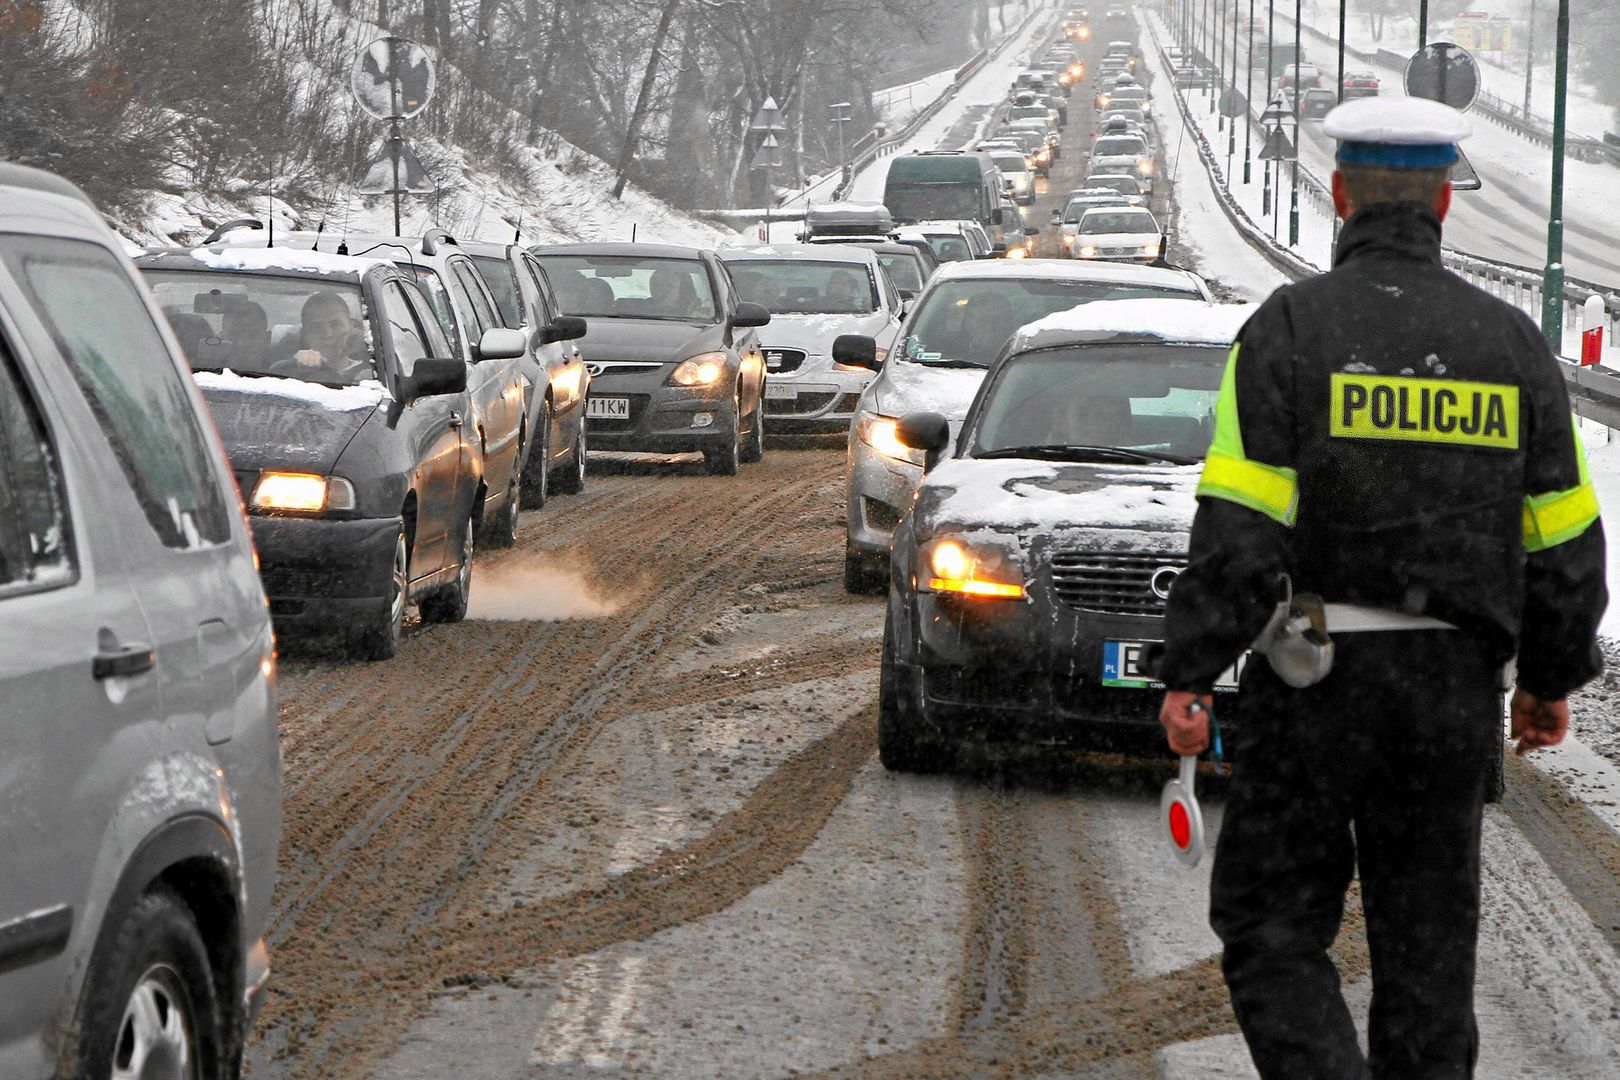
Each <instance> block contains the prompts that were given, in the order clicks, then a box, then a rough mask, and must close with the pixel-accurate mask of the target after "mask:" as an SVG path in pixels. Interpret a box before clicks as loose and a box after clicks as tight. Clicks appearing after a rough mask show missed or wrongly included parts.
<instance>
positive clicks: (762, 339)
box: [759, 311, 887, 356]
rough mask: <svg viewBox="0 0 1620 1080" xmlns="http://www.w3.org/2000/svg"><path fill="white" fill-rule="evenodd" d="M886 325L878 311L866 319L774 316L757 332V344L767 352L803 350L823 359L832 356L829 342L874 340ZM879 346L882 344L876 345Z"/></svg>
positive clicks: (862, 317)
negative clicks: (845, 337)
mask: <svg viewBox="0 0 1620 1080" xmlns="http://www.w3.org/2000/svg"><path fill="white" fill-rule="evenodd" d="M886 321H887V318H886V317H885V315H884V313H883V312H881V311H876V312H870V313H868V314H866V315H792V314H788V315H778V314H777V313H775V312H772V313H771V321H770V324H769V325H767V326H763V327H761V328H760V331H759V343H760V345H761V346H762V347H764V348H767V349H803V350H804V351H805V352H807V353H813V354H815V355H819V356H826V355H828V354H830V353H831V352H832V343H833V338H835V337H837V336H838V335H840V334H865V335H866V336H867V337H877V336H878V334H879V332H880V331H881V330H882V329H883V324H884V323H885V322H886ZM878 344H879V345H885V344H887V343H886V342H883V341H879V342H878Z"/></svg>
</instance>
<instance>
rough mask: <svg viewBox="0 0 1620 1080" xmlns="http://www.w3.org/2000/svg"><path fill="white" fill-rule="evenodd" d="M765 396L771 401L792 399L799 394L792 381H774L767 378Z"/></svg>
mask: <svg viewBox="0 0 1620 1080" xmlns="http://www.w3.org/2000/svg"><path fill="white" fill-rule="evenodd" d="M765 396H766V397H767V398H769V399H770V400H771V401H792V400H793V399H794V398H796V397H798V396H799V391H798V388H797V387H795V386H794V385H793V384H792V383H774V382H771V381H770V380H769V379H767V380H765Z"/></svg>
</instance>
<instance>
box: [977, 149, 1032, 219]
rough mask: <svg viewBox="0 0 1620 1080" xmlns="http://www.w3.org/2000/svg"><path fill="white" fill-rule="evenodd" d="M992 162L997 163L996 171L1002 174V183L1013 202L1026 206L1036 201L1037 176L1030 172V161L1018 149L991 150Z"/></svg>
mask: <svg viewBox="0 0 1620 1080" xmlns="http://www.w3.org/2000/svg"><path fill="white" fill-rule="evenodd" d="M988 153H989V154H990V160H991V161H994V162H995V163H996V169H997V171H999V172H1000V173H1001V180H1002V183H1003V184H1004V185H1005V186H1006V191H1007V194H1008V195H1011V196H1012V199H1013V202H1015V203H1021V204H1023V205H1025V206H1027V205H1029V204H1030V203H1032V202H1034V201H1035V174H1034V173H1033V172H1031V171H1030V168H1029V161H1028V160H1027V159H1025V157H1024V154H1023V152H1022V151H1021V150H1019V149H1018V148H1017V147H1015V146H1014V147H1009V148H1007V149H1006V150H991V151H988Z"/></svg>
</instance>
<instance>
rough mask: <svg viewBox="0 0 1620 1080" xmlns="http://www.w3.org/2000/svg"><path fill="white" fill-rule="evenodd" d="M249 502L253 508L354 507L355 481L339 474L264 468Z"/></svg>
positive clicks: (315, 508) (342, 508)
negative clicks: (278, 470)
mask: <svg viewBox="0 0 1620 1080" xmlns="http://www.w3.org/2000/svg"><path fill="white" fill-rule="evenodd" d="M248 505H249V506H250V507H252V508H253V509H255V510H301V511H304V512H306V513H313V512H316V511H320V510H353V509H354V506H355V502H354V485H353V484H351V483H349V482H348V481H347V480H345V479H343V477H341V476H321V475H319V474H318V473H295V472H267V473H261V474H260V475H259V480H258V483H256V484H254V485H253V494H252V495H251V496H249V498H248Z"/></svg>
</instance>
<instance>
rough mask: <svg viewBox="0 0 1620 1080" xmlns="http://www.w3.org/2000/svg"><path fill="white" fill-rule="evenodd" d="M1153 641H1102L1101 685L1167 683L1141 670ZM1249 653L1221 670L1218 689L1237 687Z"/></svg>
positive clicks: (1146, 686) (1133, 686)
mask: <svg viewBox="0 0 1620 1080" xmlns="http://www.w3.org/2000/svg"><path fill="white" fill-rule="evenodd" d="M1152 644H1155V643H1154V642H1151V641H1105V642H1103V662H1102V684H1103V685H1104V686H1121V687H1126V688H1128V689H1132V690H1162V689H1163V688H1164V683H1162V682H1159V681H1158V680H1157V679H1154V678H1152V677H1150V676H1148V675H1147V674H1145V673H1144V672H1143V671H1142V668H1141V662H1142V653H1143V652H1144V651H1145V650H1146V649H1147V647H1148V646H1149V645H1152ZM1248 660H1249V654H1248V653H1244V654H1243V655H1242V656H1240V657H1238V659H1237V663H1235V664H1233V665H1232V666H1231V667H1229V668H1227V669H1226V670H1225V671H1223V672H1221V677H1220V678H1218V679H1216V680H1215V689H1216V690H1219V691H1224V692H1231V691H1233V690H1236V689H1237V688H1238V678H1239V677H1240V676H1241V675H1242V674H1243V665H1244V664H1246V663H1248Z"/></svg>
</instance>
